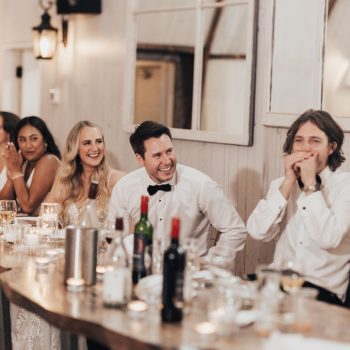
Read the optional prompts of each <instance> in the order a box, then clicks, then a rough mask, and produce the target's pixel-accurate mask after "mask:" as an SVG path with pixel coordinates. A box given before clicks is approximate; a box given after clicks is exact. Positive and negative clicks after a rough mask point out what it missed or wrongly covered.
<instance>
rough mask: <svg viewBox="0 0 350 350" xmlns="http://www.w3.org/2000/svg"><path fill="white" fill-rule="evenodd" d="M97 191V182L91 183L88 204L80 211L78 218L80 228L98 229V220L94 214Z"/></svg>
mask: <svg viewBox="0 0 350 350" xmlns="http://www.w3.org/2000/svg"><path fill="white" fill-rule="evenodd" d="M97 190H98V181H91V184H90V188H89V194H88V198H89V200H88V202H87V204H86V205H85V207H84V208H83V209H82V215H81V218H80V220H79V221H80V222H79V224H80V226H82V227H93V228H98V227H99V220H98V217H97V212H96V196H97Z"/></svg>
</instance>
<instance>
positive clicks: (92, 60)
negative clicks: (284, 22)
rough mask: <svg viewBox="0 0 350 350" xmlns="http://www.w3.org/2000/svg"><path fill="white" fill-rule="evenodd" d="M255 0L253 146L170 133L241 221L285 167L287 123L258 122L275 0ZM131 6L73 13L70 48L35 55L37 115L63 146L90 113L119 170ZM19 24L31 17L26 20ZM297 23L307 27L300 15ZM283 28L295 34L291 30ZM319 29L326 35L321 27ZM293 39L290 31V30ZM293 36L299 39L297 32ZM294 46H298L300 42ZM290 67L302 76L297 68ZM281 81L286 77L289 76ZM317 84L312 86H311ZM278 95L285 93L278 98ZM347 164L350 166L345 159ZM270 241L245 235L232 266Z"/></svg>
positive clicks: (126, 149)
mask: <svg viewBox="0 0 350 350" xmlns="http://www.w3.org/2000/svg"><path fill="white" fill-rule="evenodd" d="M288 1H289V2H290V0H288ZM323 1H324V0H317V1H316V2H317V3H315V1H314V0H310V4H313V6H314V7H312V11H310V12H309V13H308V14H307V17H308V19H310V21H311V23H315V19H314V17H317V16H318V15H317V14H319V13H320V11H321V8H322V6H323ZM308 2H309V1H308ZM23 3H24V2H23V1H22V0H0V10H2V9H3V6H4V4H6V7H7V8H8V7H11V8H12V7H13V8H16V7H21V6H22V4H23ZM25 3H26V5H25V6H26V7H27V6H28V7H30V8H31V11H33V12H35V11H34V10H33V9H36V8H37V7H38V2H37V0H26V1H25ZM259 3H260V5H259V6H260V9H259V38H258V64H257V83H256V99H255V127H254V145H253V146H252V147H242V146H234V145H227V144H216V143H205V142H198V141H193V140H175V142H174V143H175V147H176V150H177V154H178V160H179V162H180V163H184V164H187V165H190V166H193V167H195V168H198V169H199V170H202V171H203V172H205V173H207V174H208V175H209V176H211V177H212V178H213V179H214V180H215V181H217V182H218V183H219V184H220V185H221V186H222V187H223V189H224V192H225V193H226V195H227V196H228V197H229V198H230V200H231V201H232V203H233V204H234V205H235V206H236V208H237V210H238V212H239V214H240V215H241V216H242V218H243V220H246V219H247V217H248V216H249V214H250V213H251V211H252V210H253V209H254V207H255V206H256V204H257V202H258V201H259V199H261V198H262V196H263V195H264V194H265V193H266V190H267V187H268V185H269V183H270V181H271V180H272V179H274V178H276V177H278V176H281V175H282V174H283V162H282V146H283V143H284V139H285V136H286V129H284V128H275V127H265V126H264V125H263V123H264V121H265V119H264V118H265V116H266V110H267V109H266V101H267V97H268V96H269V92H270V86H269V82H268V79H269V74H270V64H269V52H270V50H271V46H268V45H266V43H267V42H268V41H269V40H270V35H271V33H272V23H271V18H270V14H271V11H272V7H271V6H272V4H273V1H271V0H260V2H259ZM281 3H282V2H281ZM296 3H298V4H299V6H302V7H303V8H304V9H305V8H309V7H308V6H309V5H306V3H307V2H306V1H300V0H298V1H297V2H296ZM128 5H129V0H118V1H115V0H104V1H103V13H102V14H101V15H98V16H71V18H70V22H69V38H68V47H67V48H63V46H62V45H60V46H59V51H58V53H57V55H56V57H55V58H54V59H53V60H52V61H47V62H40V66H41V68H42V70H43V74H42V76H43V80H42V90H41V92H42V105H41V116H42V117H43V118H44V119H45V120H46V121H47V122H48V124H49V126H50V128H51V130H52V132H53V134H54V136H55V137H56V139H57V140H58V143H59V145H60V146H61V149H62V146H63V145H64V142H65V139H66V137H67V134H68V132H69V130H70V129H71V127H72V126H73V125H74V124H75V123H76V122H77V121H79V120H81V119H90V120H92V121H94V122H96V123H98V124H99V125H101V126H102V128H103V129H104V133H105V138H106V143H107V147H108V150H109V152H108V153H109V155H110V158H111V162H112V164H113V166H115V167H116V168H118V169H122V170H124V171H131V170H133V169H136V168H137V162H136V160H135V158H134V155H133V152H132V150H131V147H130V145H129V141H128V138H129V133H127V132H125V131H124V130H123V120H125V119H123V118H125V111H126V110H127V108H126V107H125V105H123V101H124V94H125V84H126V83H128V82H127V81H125V71H126V69H127V67H128V61H127V60H128V55H127V50H128V45H129V43H128V42H127V17H126V13H127V11H126V9H127V6H128ZM305 6H307V7H305ZM13 8H12V9H11V11H12V12H11V11H10V12H9V13H10V15H11V14H12V13H13V12H14V9H13ZM31 11H29V12H31ZM11 16H12V15H11ZM22 16H24V14H22ZM0 18H1V19H2V20H3V21H2V24H3V26H4V27H11V23H15V22H16V21H15V20H14V18H13V17H12V18H10V17H9V18H4V17H3V16H2V14H1V12H0ZM38 20H39V16H37V18H35V21H34V23H36V22H37V21H38ZM23 23H28V20H25V21H23ZM299 25H300V26H304V24H303V22H301V23H299ZM31 26H32V24H30V25H29V24H26V25H25V26H24V25H23V28H22V27H21V28H22V29H20V30H22V31H24V30H29V31H30V29H31ZM308 26H309V24H308ZM308 26H306V27H305V28H303V30H302V33H303V35H305V36H307V34H308V28H309V27H308ZM24 27H25V28H24ZM7 32H8V31H7ZM20 34H21V33H16V36H15V37H14V38H13V40H14V41H15V42H17V41H18V40H19V39H18V38H19V37H20V36H21V35H20ZM27 35H28V33H27V32H26V33H22V36H23V37H27ZM288 35H292V34H291V33H288ZM299 35H300V33H299V34H298V36H299ZM319 35H323V34H322V33H321V34H320V33H319ZM291 38H292V39H293V38H294V37H293V36H291ZM294 39H295V40H297V38H294ZM6 41H7V42H8V43H9V42H11V40H10V39H9V38H6ZM3 42H4V38H3V32H1V33H0V44H1V43H3ZM295 49H296V50H298V47H296V48H295ZM293 57H294V56H293ZM0 65H1V60H0ZM294 68H295V69H296V70H297V73H298V75H299V76H300V74H301V72H300V71H299V69H298V67H297V66H295V67H294ZM1 69H3V66H2V65H1V66H0V79H1V76H2V73H1ZM300 70H301V68H300ZM275 73H276V72H275ZM282 73H283V71H282V72H281V74H282ZM275 78H276V79H277V77H275ZM285 78H286V77H285ZM280 79H281V78H279V80H278V79H277V80H275V82H276V84H277V85H276V87H274V88H275V89H277V88H278V86H279V85H280V84H282V82H281V80H280ZM285 83H286V84H287V83H288V81H286V82H285ZM308 84H311V83H309V82H307V84H306V83H305V84H304V81H303V79H302V80H301V81H300V82H299V84H298V89H299V90H300V91H298V94H295V95H294V96H288V99H289V100H288V101H289V102H288V104H286V105H285V104H282V106H281V107H283V108H284V110H283V111H284V112H288V111H289V107H291V111H292V112H293V113H295V112H297V110H296V109H295V106H298V105H299V106H300V105H301V104H302V103H305V99H304V94H310V91H308V89H309V85H308ZM315 84H316V85H317V86H314V85H315ZM318 84H319V83H318V82H317V81H316V80H313V83H312V84H311V85H312V89H313V91H314V90H318V89H320V87H319V85H318ZM52 88H56V89H59V90H60V92H61V103H59V104H54V103H52V101H51V100H50V96H49V89H52ZM283 91H284V90H283V89H282V90H281V91H280V96H279V95H277V90H275V91H274V92H273V94H274V95H273V100H274V103H273V105H274V106H276V108H275V109H277V106H278V104H281V103H282V101H283V99H284V94H285V93H286V91H284V92H283ZM300 95H302V97H300ZM280 98H282V100H279V99H280ZM294 102H295V104H294ZM1 106H2V101H0V108H1ZM288 106H289V107H288ZM287 107H288V108H287ZM304 107H306V106H304ZM308 107H309V106H308ZM310 107H311V106H310ZM278 108H279V107H278ZM291 115H292V114H291ZM281 116H282V115H281ZM275 118H276V117H275ZM277 119H278V118H277ZM345 146H346V147H345V148H344V151H345V155H346V156H347V157H349V156H350V155H349V149H350V148H349V147H350V135H349V134H347V135H346V140H345ZM344 169H348V170H349V169H350V164H349V162H348V161H347V162H346V164H345V165H344ZM273 248H274V242H271V243H266V244H262V243H260V242H256V241H254V240H252V239H248V241H247V244H246V249H245V251H244V252H242V253H241V254H239V256H238V257H237V266H236V271H237V273H240V274H241V273H243V272H252V271H253V270H254V269H255V266H256V264H257V263H258V262H267V261H270V260H271V259H272V255H273Z"/></svg>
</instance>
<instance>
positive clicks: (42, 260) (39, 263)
mask: <svg viewBox="0 0 350 350" xmlns="http://www.w3.org/2000/svg"><path fill="white" fill-rule="evenodd" d="M49 262H50V259H49V258H47V257H45V256H40V257H37V258H36V259H35V264H36V267H37V268H40V269H45V268H47V267H48V265H49Z"/></svg>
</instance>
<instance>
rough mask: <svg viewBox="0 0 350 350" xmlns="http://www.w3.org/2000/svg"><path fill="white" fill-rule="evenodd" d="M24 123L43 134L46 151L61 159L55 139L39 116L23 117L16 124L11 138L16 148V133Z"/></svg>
mask: <svg viewBox="0 0 350 350" xmlns="http://www.w3.org/2000/svg"><path fill="white" fill-rule="evenodd" d="M26 125H31V126H33V127H34V128H36V129H38V130H39V131H40V133H41V135H43V138H44V141H45V142H46V144H47V147H46V152H47V153H51V154H54V155H55V156H56V157H57V158H58V159H61V153H60V151H59V149H58V147H57V145H56V143H55V140H54V138H53V136H52V134H51V132H50V130H49V128H48V127H47V125H46V123H45V122H44V121H43V120H42V119H41V118H39V117H36V116H30V117H25V118H23V119H21V120H20V122H19V123H18V124H17V127H16V129H15V132H14V138H13V143H14V144H15V146H16V148H17V150H18V149H19V146H18V134H19V132H20V130H21V129H22V128H23V127H24V126H26Z"/></svg>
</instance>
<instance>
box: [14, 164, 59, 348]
mask: <svg viewBox="0 0 350 350" xmlns="http://www.w3.org/2000/svg"><path fill="white" fill-rule="evenodd" d="M57 159H58V158H57ZM26 164H27V162H25V163H24V164H23V167H22V171H23V172H24V170H25V167H26ZM34 172H35V168H34V169H33V170H32V171H31V173H30V175H29V177H28V180H27V182H26V185H27V187H30V185H31V184H32V181H33V176H34ZM17 203H18V201H17ZM18 205H19V204H18ZM37 211H39V210H37ZM10 316H11V338H12V348H13V350H60V349H61V339H60V330H59V329H57V328H55V327H54V326H52V325H50V324H49V323H48V322H46V321H45V320H44V319H43V318H41V317H40V316H38V315H36V314H35V313H32V312H30V311H27V310H26V309H24V308H22V307H20V306H17V305H16V304H13V303H10Z"/></svg>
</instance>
